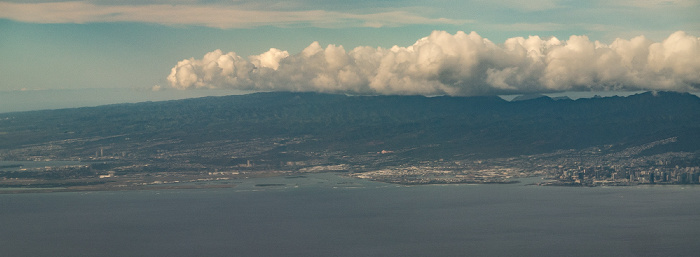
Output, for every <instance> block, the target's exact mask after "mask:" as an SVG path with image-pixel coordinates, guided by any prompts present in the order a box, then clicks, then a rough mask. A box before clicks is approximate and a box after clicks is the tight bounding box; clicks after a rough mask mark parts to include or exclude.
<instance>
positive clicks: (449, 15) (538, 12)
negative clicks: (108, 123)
mask: <svg viewBox="0 0 700 257" xmlns="http://www.w3.org/2000/svg"><path fill="white" fill-rule="evenodd" d="M698 13H700V1H698V0H605V1H603V0H601V1H598V0H592V1H569V0H561V1H560V0H533V1H517V0H501V1H497V0H466V1H456V0H454V1H452V0H431V1H424V0H373V1H368V0H359V1H346V0H342V1H341V0H292V1H264V0H257V1H249V0H227V1H226V0H174V1H166V0H123V1H119V0H114V1H107V0H85V1H80V0H78V1H46V0H10V1H2V0H0V78H2V79H1V80H0V94H4V95H5V97H6V98H7V97H9V95H10V94H9V93H8V92H35V91H60V90H69V91H76V90H78V91H79V90H83V89H118V90H122V91H123V90H127V89H128V90H131V92H132V95H133V96H134V97H135V98H134V99H141V98H138V97H136V95H144V93H143V92H144V91H149V90H150V91H157V92H164V93H163V94H170V95H174V93H172V92H174V91H177V92H178V93H177V97H178V98H180V97H183V96H187V95H188V94H191V95H192V96H200V95H206V94H208V93H206V92H212V93H211V94H216V95H218V94H221V93H220V92H221V90H231V92H238V93H240V92H254V91H315V92H327V93H346V94H420V95H460V96H470V95H494V94H499V95H503V94H520V93H558V92H567V91H574V92H582V91H583V92H585V91H639V90H672V91H681V92H697V91H699V90H700V39H699V38H698V36H700V15H698ZM91 92H97V91H91ZM165 92H170V93H165ZM188 92H191V93H188ZM202 92H204V93H202ZM149 95H151V94H150V93H149ZM13 96H14V95H13ZM90 96H92V97H99V94H97V95H88V97H90ZM2 98H3V96H2V95H0V100H2ZM128 100H129V94H128V93H127V94H124V96H123V97H122V98H119V99H118V100H114V101H113V102H120V101H128ZM24 104H25V105H31V103H29V102H27V103H24ZM25 107H26V108H24V109H27V108H31V106H25ZM1 111H2V110H0V112H1Z"/></svg>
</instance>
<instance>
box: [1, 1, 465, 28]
mask: <svg viewBox="0 0 700 257" xmlns="http://www.w3.org/2000/svg"><path fill="white" fill-rule="evenodd" d="M267 9H269V8H262V9H250V8H247V7H246V6H242V5H235V4H234V5H223V4H219V5H215V4H214V5H202V4H199V5H197V4H145V5H99V4H93V3H87V2H79V1H69V2H54V3H11V2H0V18H4V19H11V20H16V21H21V22H29V23H78V24H80V23H91V22H145V23H155V24H164V25H199V26H207V27H214V28H251V27H259V26H279V27H285V26H292V25H294V26H300V25H301V26H304V25H306V26H313V27H324V28H339V27H392V26H401V25H407V24H452V25H461V24H465V23H470V22H473V21H470V20H456V19H447V18H428V17H424V16H421V15H419V14H415V13H411V12H409V11H406V10H402V9H389V10H384V11H382V12H375V13H350V12H338V11H326V10H297V11H281V10H267Z"/></svg>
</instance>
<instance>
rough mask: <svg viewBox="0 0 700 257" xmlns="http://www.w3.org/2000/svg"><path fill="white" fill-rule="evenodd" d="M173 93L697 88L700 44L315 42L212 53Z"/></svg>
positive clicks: (180, 76)
mask: <svg viewBox="0 0 700 257" xmlns="http://www.w3.org/2000/svg"><path fill="white" fill-rule="evenodd" d="M168 81H169V83H170V86H172V87H174V88H178V89H195V88H231V89H240V90H256V91H313V92H327V93H349V94H372V95H374V94H418V95H455V96H471V95H494V94H519V93H533V92H562V91H618V90H669V91H682V92H687V91H700V38H698V37H695V36H691V35H688V34H686V33H685V32H683V31H678V32H675V33H673V34H671V35H670V36H668V38H666V39H665V40H663V41H662V42H653V41H651V40H649V39H647V38H645V37H644V36H638V37H635V38H632V39H619V38H618V39H616V40H614V41H613V42H612V43H611V44H603V43H601V42H598V41H591V40H590V39H589V38H588V37H586V36H571V37H569V39H567V40H559V39H557V38H541V37H539V36H530V37H528V38H523V37H515V38H510V39H508V40H506V41H505V43H503V44H495V43H493V42H491V41H490V40H488V39H486V38H483V37H481V36H479V35H478V34H477V33H476V32H471V33H469V34H467V33H464V32H457V33H456V34H454V35H453V34H450V33H447V32H444V31H434V32H433V33H432V34H430V36H428V37H425V38H422V39H420V40H418V41H417V42H416V43H415V44H413V45H411V46H408V47H400V46H394V47H392V48H390V49H385V48H373V47H357V48H355V49H352V50H350V51H348V50H346V49H345V48H343V46H336V45H328V46H326V47H325V48H324V47H322V46H320V45H319V44H318V42H313V43H312V44H311V45H309V46H308V47H306V49H304V50H303V51H302V52H301V53H298V54H293V55H292V54H290V53H288V52H287V51H283V50H279V49H275V48H273V49H270V50H269V51H267V52H265V53H262V54H259V55H254V56H250V57H248V58H244V57H241V56H238V55H237V54H236V53H234V52H229V53H224V52H222V51H221V50H216V51H213V52H210V53H207V54H206V55H205V56H204V57H203V58H201V59H194V58H190V59H185V60H182V61H180V62H178V64H177V65H176V66H175V67H173V68H172V70H171V73H170V75H169V76H168Z"/></svg>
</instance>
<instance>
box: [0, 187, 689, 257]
mask: <svg viewBox="0 0 700 257" xmlns="http://www.w3.org/2000/svg"><path fill="white" fill-rule="evenodd" d="M256 184H257V185H260V184H285V186H279V185H277V186H265V187H261V186H256ZM699 196H700V187H682V186H640V187H598V188H571V187H538V186H525V185H523V184H513V185H448V186H437V185H433V186H412V187H404V186H395V185H388V184H382V183H376V182H369V181H361V180H355V179H350V178H342V177H338V176H335V175H334V174H315V175H309V176H307V177H305V178H267V179H250V180H243V181H240V182H239V185H238V186H237V187H235V188H228V189H205V190H152V191H125V192H90V193H85V192H80V193H46V194H41V193H38V194H14V195H8V194H5V195H0V230H1V231H2V232H1V233H0V253H1V254H0V255H2V256H698V253H700V243H698V240H699V239H700V230H699V229H700V216H699V215H698V214H700V197H699Z"/></svg>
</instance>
